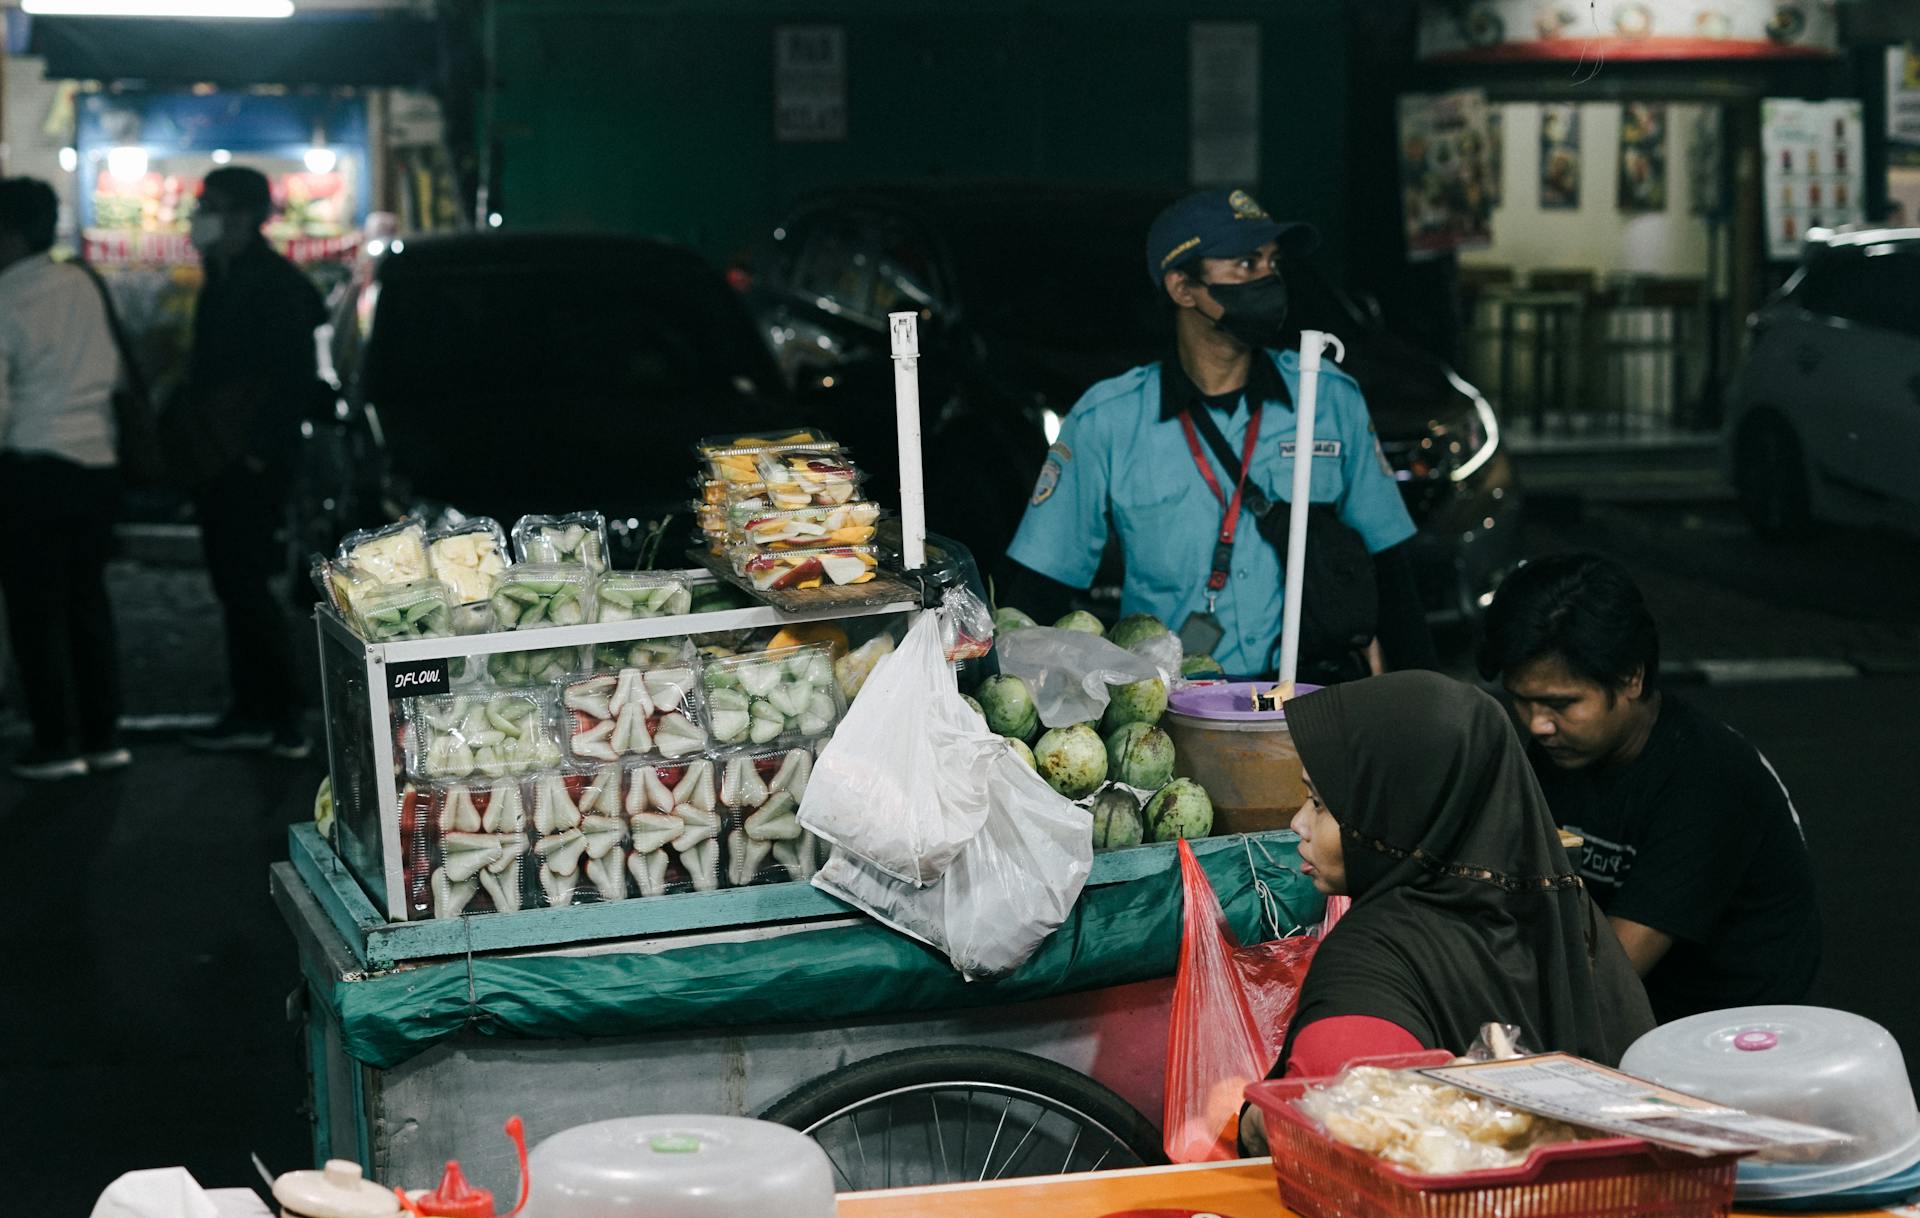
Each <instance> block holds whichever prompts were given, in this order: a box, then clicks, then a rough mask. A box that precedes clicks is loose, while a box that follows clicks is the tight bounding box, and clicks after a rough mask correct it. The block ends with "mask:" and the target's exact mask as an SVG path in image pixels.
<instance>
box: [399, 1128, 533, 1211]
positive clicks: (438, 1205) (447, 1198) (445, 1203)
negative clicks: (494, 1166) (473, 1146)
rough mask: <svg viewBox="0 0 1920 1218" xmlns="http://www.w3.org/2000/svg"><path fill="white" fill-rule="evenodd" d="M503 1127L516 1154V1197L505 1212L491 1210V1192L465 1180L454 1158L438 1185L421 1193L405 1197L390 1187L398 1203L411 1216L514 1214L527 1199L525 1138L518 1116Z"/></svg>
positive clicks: (464, 1175)
mask: <svg viewBox="0 0 1920 1218" xmlns="http://www.w3.org/2000/svg"><path fill="white" fill-rule="evenodd" d="M506 1129H507V1136H508V1137H510V1138H512V1139H513V1148H514V1149H515V1150H516V1151H518V1152H519V1155H520V1200H519V1202H518V1203H516V1204H515V1205H514V1207H513V1208H512V1209H511V1210H509V1211H507V1213H506V1214H504V1215H502V1214H498V1213H496V1212H495V1211H494V1208H493V1194H492V1193H490V1192H488V1191H487V1190H486V1189H484V1188H475V1187H473V1186H472V1185H471V1184H468V1183H467V1177H466V1174H465V1173H464V1172H462V1171H461V1170H460V1161H459V1160H458V1159H449V1160H447V1170H446V1171H445V1172H444V1173H443V1174H442V1175H441V1177H440V1186H439V1187H438V1188H436V1189H434V1190H433V1191H432V1192H430V1193H427V1194H426V1195H424V1196H422V1197H418V1198H413V1197H408V1196H407V1195H406V1193H405V1192H404V1191H402V1190H401V1189H397V1188H396V1189H394V1190H393V1191H394V1195H395V1196H397V1197H399V1198H400V1207H401V1208H402V1209H404V1210H406V1211H407V1212H408V1213H410V1214H412V1215H413V1216H414V1218H514V1215H515V1214H518V1213H519V1212H520V1210H521V1207H523V1206H525V1205H526V1203H527V1187H528V1180H527V1138H526V1129H525V1127H524V1126H523V1125H522V1124H521V1123H520V1118H519V1117H512V1118H509V1119H508V1121H507V1126H506Z"/></svg>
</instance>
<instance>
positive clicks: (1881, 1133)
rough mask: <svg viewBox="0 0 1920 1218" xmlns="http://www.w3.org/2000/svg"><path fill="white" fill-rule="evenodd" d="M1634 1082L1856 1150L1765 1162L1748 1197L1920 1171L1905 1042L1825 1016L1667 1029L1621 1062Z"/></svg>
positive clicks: (1850, 1019) (1775, 1014) (1744, 1015)
mask: <svg viewBox="0 0 1920 1218" xmlns="http://www.w3.org/2000/svg"><path fill="white" fill-rule="evenodd" d="M1620 1068H1621V1069H1622V1070H1623V1071H1625V1072H1626V1073H1628V1074H1631V1075H1634V1076H1636V1077H1639V1078H1644V1079H1647V1080H1649V1081H1651V1082H1656V1083H1659V1084H1660V1085H1662V1086H1664V1087H1670V1088H1672V1089H1673V1090H1675V1091H1684V1092H1686V1093H1688V1094H1690V1095H1697V1096H1699V1097H1701V1098H1702V1099H1708V1100H1713V1101H1714V1102H1716V1103H1720V1104H1726V1105H1728V1106H1729V1107H1733V1108H1741V1109H1744V1110H1746V1111H1748V1112H1753V1113H1758V1114H1760V1115H1763V1116H1771V1117H1778V1118H1780V1119H1782V1120H1788V1121H1798V1122H1801V1123H1804V1124H1808V1125H1818V1126H1822V1127H1824V1128H1827V1129H1832V1130H1837V1131H1839V1132H1841V1133H1845V1134H1849V1135H1851V1137H1852V1141H1850V1142H1841V1143H1835V1144H1832V1145H1828V1146H1819V1147H1808V1148H1800V1149H1797V1150H1781V1151H1776V1152H1773V1153H1771V1154H1761V1155H1757V1156H1755V1157H1753V1158H1752V1159H1748V1160H1746V1161H1744V1162H1742V1163H1741V1164H1740V1174H1739V1189H1738V1195H1739V1196H1740V1197H1741V1198H1744V1199H1765V1200H1787V1199H1790V1198H1796V1197H1812V1196H1820V1195H1824V1194H1827V1193H1835V1192H1841V1191H1844V1190H1847V1189H1853V1188H1859V1187H1861V1186H1863V1185H1869V1184H1874V1183H1877V1182H1879V1181H1881V1180H1884V1179H1887V1178H1888V1177H1892V1176H1895V1175H1898V1174H1900V1173H1902V1172H1905V1171H1907V1170H1908V1169H1910V1168H1912V1167H1914V1166H1915V1164H1916V1163H1920V1110H1916V1109H1915V1106H1914V1099H1913V1088H1912V1085H1911V1084H1910V1083H1909V1082H1908V1081H1907V1069H1906V1063H1905V1060H1904V1059H1903V1058H1902V1056H1901V1053H1900V1046H1899V1044H1898V1043H1897V1042H1896V1041H1895V1040H1894V1039H1893V1036H1892V1035H1891V1034H1890V1033H1888V1031H1887V1030H1886V1029H1885V1028H1883V1027H1881V1026H1880V1025H1879V1024H1877V1023H1874V1022H1873V1021H1872V1020H1869V1019H1863V1018H1861V1017H1860V1016H1858V1015H1853V1014H1849V1013H1848V1012H1845V1011H1833V1010H1827V1009H1825V1008H1823V1007H1801V1006H1772V1007H1739V1008H1736V1009H1733V1010H1727V1011H1709V1012H1706V1013H1704V1014H1701V1015H1693V1016H1690V1017H1688V1018H1686V1019H1682V1020H1678V1021H1676V1022H1674V1023H1670V1024H1667V1025H1665V1026H1664V1027H1660V1028H1655V1029H1654V1030H1653V1031H1651V1032H1649V1033H1647V1034H1646V1035H1645V1036H1643V1037H1641V1038H1640V1039H1639V1040H1638V1041H1636V1042H1635V1043H1634V1045H1633V1047H1632V1048H1631V1049H1628V1050H1627V1055H1626V1057H1625V1058H1623V1059H1622V1060H1621V1062H1620Z"/></svg>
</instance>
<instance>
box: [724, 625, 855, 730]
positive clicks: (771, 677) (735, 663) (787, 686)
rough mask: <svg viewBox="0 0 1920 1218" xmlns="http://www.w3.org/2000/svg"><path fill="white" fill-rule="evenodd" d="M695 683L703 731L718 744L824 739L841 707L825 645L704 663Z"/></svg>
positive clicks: (831, 652) (828, 652)
mask: <svg viewBox="0 0 1920 1218" xmlns="http://www.w3.org/2000/svg"><path fill="white" fill-rule="evenodd" d="M701 684H702V687H703V689H704V693H705V701H706V712H707V730H708V731H709V732H710V733H711V734H712V736H713V739H714V742H715V743H716V744H719V745H722V746H727V745H738V744H747V743H752V744H756V745H766V744H771V743H773V742H774V741H776V740H783V739H794V738H800V737H811V736H824V735H826V734H827V733H829V732H831V731H832V730H833V727H834V724H836V723H838V722H840V716H841V714H842V713H843V712H844V711H845V709H846V708H845V706H844V705H843V704H842V702H841V699H840V686H839V683H838V682H837V681H836V680H835V679H834V675H833V650H832V647H831V646H830V645H828V644H825V643H809V644H807V645H805V646H801V647H786V648H782V649H780V650H778V651H765V652H761V653H759V654H757V655H748V656H736V657H733V658H731V659H721V660H708V661H706V663H705V666H704V668H703V670H702V674H701Z"/></svg>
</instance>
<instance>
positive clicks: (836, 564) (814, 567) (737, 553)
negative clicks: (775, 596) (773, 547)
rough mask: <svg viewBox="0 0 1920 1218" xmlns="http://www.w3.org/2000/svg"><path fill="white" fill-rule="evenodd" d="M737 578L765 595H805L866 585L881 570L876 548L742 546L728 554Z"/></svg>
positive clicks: (736, 547)
mask: <svg viewBox="0 0 1920 1218" xmlns="http://www.w3.org/2000/svg"><path fill="white" fill-rule="evenodd" d="M728 560H729V561H730V562H731V563H732V564H733V570H734V574H736V575H740V576H744V577H745V578H747V579H749V580H751V581H752V582H753V586H754V587H756V588H759V589H761V590H762V591H768V590H773V591H781V592H786V591H796V592H798V591H805V590H806V589H808V588H818V587H821V586H823V585H825V584H833V585H835V586H840V585H845V584H864V583H866V582H867V581H868V580H870V579H872V578H873V577H874V575H875V574H876V573H877V572H878V571H879V568H880V551H879V550H878V549H877V548H875V547H873V546H835V547H833V548H832V549H818V550H778V551H768V550H762V549H760V548H758V547H756V546H750V545H739V546H735V547H734V548H733V549H732V550H730V551H728Z"/></svg>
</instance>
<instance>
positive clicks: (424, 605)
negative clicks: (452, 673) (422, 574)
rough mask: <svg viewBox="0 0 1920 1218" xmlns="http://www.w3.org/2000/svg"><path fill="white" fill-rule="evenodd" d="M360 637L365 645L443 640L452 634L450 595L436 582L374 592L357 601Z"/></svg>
mask: <svg viewBox="0 0 1920 1218" xmlns="http://www.w3.org/2000/svg"><path fill="white" fill-rule="evenodd" d="M359 621H360V637H361V638H363V639H365V640H366V641H367V642H369V643H399V642H405V641H406V640H408V639H444V638H449V637H451V636H452V634H453V593H452V591H451V590H449V589H448V587H447V586H446V585H445V584H443V583H441V582H440V581H439V580H437V579H418V580H415V581H413V582H412V583H410V584H392V585H386V586H382V587H379V588H375V589H373V590H371V591H369V592H367V593H365V594H364V595H363V596H361V598H360V601H359Z"/></svg>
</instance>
